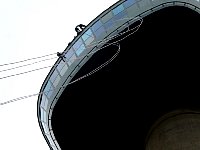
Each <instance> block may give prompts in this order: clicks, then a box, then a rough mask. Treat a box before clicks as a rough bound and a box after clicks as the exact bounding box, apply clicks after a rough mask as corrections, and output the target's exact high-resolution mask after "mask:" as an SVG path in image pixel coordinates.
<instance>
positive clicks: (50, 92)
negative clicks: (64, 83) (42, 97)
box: [47, 86, 53, 98]
mask: <svg viewBox="0 0 200 150" xmlns="http://www.w3.org/2000/svg"><path fill="white" fill-rule="evenodd" d="M52 94H53V87H52V86H51V87H50V89H49V91H48V94H47V97H48V98H50V97H51V95H52Z"/></svg>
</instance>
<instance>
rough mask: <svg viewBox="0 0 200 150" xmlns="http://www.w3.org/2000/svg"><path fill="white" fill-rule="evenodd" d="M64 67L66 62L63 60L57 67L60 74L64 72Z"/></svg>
mask: <svg viewBox="0 0 200 150" xmlns="http://www.w3.org/2000/svg"><path fill="white" fill-rule="evenodd" d="M64 65H66V64H65V62H64V61H62V60H61V61H60V63H59V64H58V66H57V69H58V71H59V72H60V71H61V70H62V68H63V67H64Z"/></svg>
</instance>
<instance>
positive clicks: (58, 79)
mask: <svg viewBox="0 0 200 150" xmlns="http://www.w3.org/2000/svg"><path fill="white" fill-rule="evenodd" d="M59 81H60V76H57V77H56V79H55V81H54V82H53V86H54V87H56V86H57V85H58V83H59Z"/></svg>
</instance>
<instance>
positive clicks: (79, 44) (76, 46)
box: [73, 38, 83, 50]
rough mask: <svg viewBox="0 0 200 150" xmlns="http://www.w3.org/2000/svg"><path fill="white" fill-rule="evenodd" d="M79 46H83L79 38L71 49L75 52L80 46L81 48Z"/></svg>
mask: <svg viewBox="0 0 200 150" xmlns="http://www.w3.org/2000/svg"><path fill="white" fill-rule="evenodd" d="M81 44H83V42H82V40H81V38H80V39H79V40H78V41H76V43H75V44H74V45H73V48H74V49H75V50H76V49H78V48H79V47H80V46H81Z"/></svg>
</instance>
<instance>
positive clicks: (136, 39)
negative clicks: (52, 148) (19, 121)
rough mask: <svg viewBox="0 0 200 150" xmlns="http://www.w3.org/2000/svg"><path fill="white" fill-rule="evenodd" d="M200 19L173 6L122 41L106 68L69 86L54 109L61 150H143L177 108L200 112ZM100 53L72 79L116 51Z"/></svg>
mask: <svg viewBox="0 0 200 150" xmlns="http://www.w3.org/2000/svg"><path fill="white" fill-rule="evenodd" d="M199 27H200V15H199V14H198V13H196V12H194V11H192V10H190V9H188V8H184V7H169V8H165V9H162V10H160V11H158V12H155V13H153V14H151V15H149V16H147V17H145V18H144V22H143V24H142V26H141V28H140V29H139V30H138V32H136V33H135V34H133V35H132V36H131V37H129V38H127V39H126V40H124V41H122V42H121V53H120V55H119V56H118V57H117V58H116V59H115V60H114V61H113V62H112V63H110V64H109V65H108V66H106V67H105V68H103V69H102V70H100V71H99V72H97V73H95V74H94V75H92V76H90V77H88V78H85V79H83V80H81V81H79V82H76V83H75V84H72V85H70V86H68V87H67V88H66V90H65V92H64V93H63V94H62V96H61V98H60V99H59V101H58V103H57V104H56V106H55V109H54V111H53V117H52V126H53V131H54V134H55V137H56V139H57V141H58V143H59V144H60V146H61V148H62V149H67V148H68V149H77V148H87V149H97V148H104V149H105V148H106V149H107V148H108V149H109V148H118V147H120V146H122V147H123V148H124V149H126V146H128V145H129V146H130V144H131V147H132V148H135V147H137V148H136V149H137V150H144V140H145V136H146V134H147V132H148V130H149V128H150V127H151V125H152V124H153V123H154V121H155V120H157V119H158V118H159V117H160V116H162V115H163V114H165V113H166V112H169V111H171V110H174V109H184V108H187V109H199V107H200V100H199V94H200V93H199V91H200V88H199V85H200V80H199V78H200V73H199V53H198V51H199V48H198V47H199V38H198V35H200V30H199ZM116 50H117V49H116V47H114V46H110V47H108V48H106V49H104V50H102V51H100V52H98V53H96V54H95V55H94V56H93V57H92V58H91V59H90V60H89V61H88V62H87V63H86V65H85V66H84V67H82V68H81V70H80V71H79V72H78V74H77V75H76V76H75V77H74V79H75V78H78V77H79V76H82V75H84V74H86V73H88V72H89V71H91V70H92V69H93V68H95V67H97V66H98V65H100V64H102V63H104V62H105V61H106V60H108V59H109V58H110V57H112V55H113V54H114V53H115V52H116Z"/></svg>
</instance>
